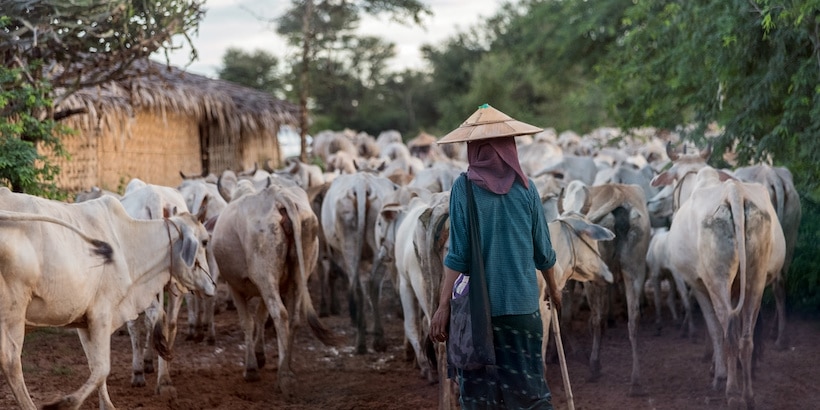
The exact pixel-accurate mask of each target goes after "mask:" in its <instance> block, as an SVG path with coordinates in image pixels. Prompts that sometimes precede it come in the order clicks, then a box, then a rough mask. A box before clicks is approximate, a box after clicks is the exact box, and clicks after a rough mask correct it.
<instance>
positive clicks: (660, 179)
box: [651, 171, 675, 187]
mask: <svg viewBox="0 0 820 410" xmlns="http://www.w3.org/2000/svg"><path fill="white" fill-rule="evenodd" d="M674 181H675V177H674V174H671V173H669V171H664V172H661V173H660V174H658V175H656V176H655V178H652V183H651V185H652V186H654V187H658V186H662V185H671V184H672V182H674Z"/></svg>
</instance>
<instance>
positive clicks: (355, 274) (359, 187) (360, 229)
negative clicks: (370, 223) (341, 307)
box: [349, 179, 370, 315]
mask: <svg viewBox="0 0 820 410" xmlns="http://www.w3.org/2000/svg"><path fill="white" fill-rule="evenodd" d="M369 183H370V181H369V180H367V179H366V180H362V181H359V183H357V184H356V248H355V249H356V253H355V254H354V255H353V266H351V268H352V271H351V272H350V273H349V274H350V275H351V278H350V279H351V280H350V283H351V284H352V285H353V291H354V292H360V291H362V283H361V279H360V278H359V264H361V261H362V247H364V246H365V241H366V240H367V234H366V233H365V227H366V226H367V187H368V186H369ZM356 314H357V315H363V314H364V312H356Z"/></svg>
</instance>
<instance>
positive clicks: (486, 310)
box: [464, 174, 495, 367]
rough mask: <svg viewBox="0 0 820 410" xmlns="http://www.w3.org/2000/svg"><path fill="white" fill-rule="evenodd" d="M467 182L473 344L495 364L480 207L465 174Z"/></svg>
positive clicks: (488, 363) (490, 364)
mask: <svg viewBox="0 0 820 410" xmlns="http://www.w3.org/2000/svg"><path fill="white" fill-rule="evenodd" d="M464 179H465V182H466V183H467V220H468V221H469V228H468V229H469V231H470V258H471V259H470V290H469V292H468V293H469V298H470V311H471V313H470V314H471V321H472V323H471V324H472V328H473V345H474V346H475V348H476V349H477V350H482V352H481V354H480V356H481V357H485V358H487V363H485V364H486V365H488V366H489V367H493V365H494V364H495V351H494V349H493V330H492V329H493V327H492V314H491V312H490V294H489V292H488V290H487V277H486V275H485V272H484V256H483V254H482V251H481V235H480V233H479V229H478V210H477V207H476V204H475V196H474V194H473V186H472V185H473V182H472V181H470V179H469V178H467V175H466V174H464Z"/></svg>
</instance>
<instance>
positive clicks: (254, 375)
mask: <svg viewBox="0 0 820 410" xmlns="http://www.w3.org/2000/svg"><path fill="white" fill-rule="evenodd" d="M243 377H244V378H245V381H246V382H248V383H254V382H258V381H259V380H262V379H261V378H260V377H259V370H256V369H246V370H245V374H244V376H243Z"/></svg>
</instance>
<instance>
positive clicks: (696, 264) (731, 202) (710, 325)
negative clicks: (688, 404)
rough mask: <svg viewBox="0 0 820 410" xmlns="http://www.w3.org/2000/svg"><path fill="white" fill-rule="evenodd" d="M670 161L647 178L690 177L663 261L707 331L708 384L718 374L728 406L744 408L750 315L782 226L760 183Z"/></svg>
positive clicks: (779, 260) (749, 397)
mask: <svg viewBox="0 0 820 410" xmlns="http://www.w3.org/2000/svg"><path fill="white" fill-rule="evenodd" d="M681 158H682V159H683V158H684V157H683V156H682V157H681ZM676 165H677V163H676V164H675V165H673V166H672V168H670V169H669V170H668V171H665V172H664V173H662V174H660V175H658V176H657V177H656V178H655V181H653V182H654V183H661V182H664V181H674V180H677V181H680V180H681V179H693V182H692V183H690V184H688V186H689V187H690V189H689V190H688V194H686V195H681V196H680V207H679V208H678V210H677V212H676V214H675V217H674V219H673V220H672V226H671V227H670V229H669V239H668V240H669V243H670V244H671V246H672V247H673V248H672V250H671V251H670V252H669V264H670V266H671V267H672V269H674V270H675V271H676V272H678V273H680V274H681V275H682V276H683V277H684V279H685V280H686V282H687V283H688V284H689V285H690V286H691V287H692V289H693V291H694V294H695V298H696V299H697V301H698V304H699V305H700V308H701V311H702V312H703V316H704V319H705V322H706V326H707V329H708V330H709V334H710V336H711V337H712V345H713V353H714V379H713V384H712V385H713V387H714V388H715V389H717V388H719V386H720V383H721V382H722V381H723V380H724V379H725V380H726V397H727V400H728V403H729V407H730V408H746V407H747V406H748V407H749V408H751V407H753V406H754V393H753V390H752V360H753V358H752V353H753V350H754V340H753V339H754V333H755V332H754V329H755V322H756V321H757V318H758V314H759V311H760V303H761V298H762V296H763V289H764V288H765V286H766V283H767V281H769V280H771V279H772V278H774V277H775V276H776V275H778V274H779V272H780V270H781V268H782V266H783V261H784V258H785V254H786V249H785V248H786V245H785V238H784V236H783V230H782V228H781V227H780V222H779V221H778V219H777V213H776V212H775V210H774V208H773V207H772V203H771V200H770V198H769V194H768V192H767V190H766V188H764V187H763V186H762V185H760V184H750V183H743V182H740V181H738V180H734V179H731V178H729V177H728V176H727V175H725V174H723V173H720V172H719V171H717V170H715V169H713V168H711V167H708V166H704V167H702V168H701V169H700V170H699V171H698V172H697V174H694V175H693V174H680V173H679V171H680V169H678V168H676ZM690 177H691V178H690ZM722 179H725V180H726V181H725V182H722V181H721V180H722ZM678 184H680V182H678ZM738 365H739V366H738ZM738 368H740V370H741V373H740V374H738Z"/></svg>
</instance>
